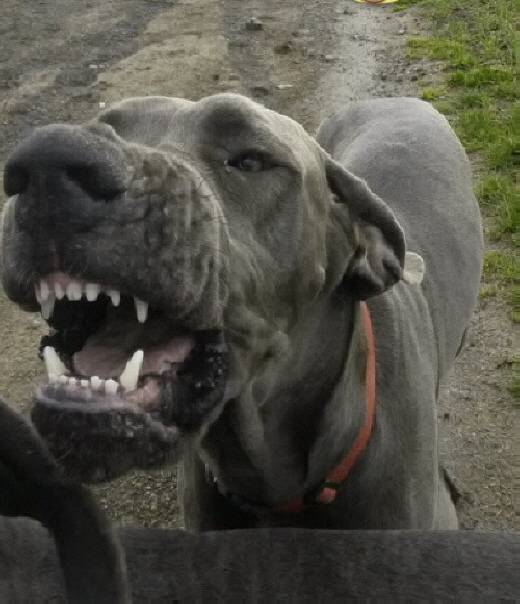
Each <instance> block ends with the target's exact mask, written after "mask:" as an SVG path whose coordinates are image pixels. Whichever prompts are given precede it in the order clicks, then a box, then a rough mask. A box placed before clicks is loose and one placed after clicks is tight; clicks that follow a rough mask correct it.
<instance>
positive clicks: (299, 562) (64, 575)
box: [0, 400, 520, 604]
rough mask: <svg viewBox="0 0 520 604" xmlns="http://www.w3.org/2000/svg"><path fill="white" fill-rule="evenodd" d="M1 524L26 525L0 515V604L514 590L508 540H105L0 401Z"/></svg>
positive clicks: (510, 593) (96, 517)
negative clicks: (7, 603) (1, 603)
mask: <svg viewBox="0 0 520 604" xmlns="http://www.w3.org/2000/svg"><path fill="white" fill-rule="evenodd" d="M1 514H7V515H8V516H12V517H14V516H25V517H26V518H6V517H5V516H4V517H2V516H0V601H1V602H9V603H10V604H11V603H12V604H17V603H23V602H31V603H32V602H56V603H59V602H66V601H69V602H71V603H73V604H82V603H85V604H93V603H96V604H98V603H99V604H105V603H106V604H117V603H118V602H121V603H123V602H124V603H128V604H129V603H130V602H131V601H132V598H133V601H135V602H173V601H180V602H214V601H225V602H235V601H237V602H238V601H239V602H286V601H297V602H316V601H321V600H323V599H327V600H329V599H332V601H336V600H340V599H341V600H342V601H343V600H345V599H346V600H347V601H354V602H357V601H363V602H364V601H367V600H368V599H370V600H373V599H377V600H379V599H381V600H385V601H400V600H401V599H406V600H407V601H442V602H444V601H456V602H465V601H472V602H475V601H476V602H479V601H498V600H500V601H513V600H516V599H517V598H518V595H519V591H520V575H519V574H518V572H517V568H518V559H519V549H520V548H519V539H518V535H507V534H501V533H491V532H490V533H470V532H458V531H444V532H443V531H431V532H430V531H367V532H363V531H323V530H318V531H313V530H308V529H253V530H250V531H217V532H207V533H204V534H202V535H190V534H188V533H186V532H184V531H171V530H164V529H144V528H124V529H120V530H119V531H117V532H116V531H114V530H112V527H110V525H109V524H108V523H107V522H106V519H105V516H104V513H103V512H102V511H101V510H100V509H99V507H98V506H97V505H96V502H95V501H94V499H93V498H92V496H91V495H90V494H89V493H88V491H87V490H86V489H85V488H83V487H81V486H80V485H77V484H74V483H73V482H70V481H67V480H65V479H64V478H63V477H62V475H61V470H60V468H59V466H58V465H57V464H56V462H55V461H54V460H53V459H52V458H51V456H50V455H49V454H48V452H47V450H46V448H45V446H44V444H43V443H42V442H41V440H40V439H39V438H38V436H37V434H36V433H35V431H34V430H33V429H32V428H31V426H30V425H29V424H28V423H27V422H25V421H24V420H23V419H22V417H21V416H19V415H17V414H16V413H15V412H14V411H13V410H12V409H11V408H9V407H8V406H7V405H6V404H5V403H3V401H1V400H0V515H1ZM27 517H29V518H32V520H28V519H27ZM40 522H41V523H43V525H44V526H46V527H47V529H48V530H49V532H47V530H46V529H45V528H44V526H42V525H41V524H40ZM123 550H124V556H123ZM125 558H126V561H125Z"/></svg>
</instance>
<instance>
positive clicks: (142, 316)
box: [134, 298, 148, 323]
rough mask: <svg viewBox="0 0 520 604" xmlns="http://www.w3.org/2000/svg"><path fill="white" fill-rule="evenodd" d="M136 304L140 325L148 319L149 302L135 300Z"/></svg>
mask: <svg viewBox="0 0 520 604" xmlns="http://www.w3.org/2000/svg"><path fill="white" fill-rule="evenodd" d="M134 304H135V310H136V312H137V320H138V321H139V323H144V322H145V321H146V318H147V317H148V302H144V301H143V300H139V299H138V298H134Z"/></svg>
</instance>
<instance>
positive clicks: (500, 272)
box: [483, 250, 518, 284]
mask: <svg viewBox="0 0 520 604" xmlns="http://www.w3.org/2000/svg"><path fill="white" fill-rule="evenodd" d="M483 272H484V276H485V277H488V278H490V279H493V280H499V281H502V282H504V283H511V284H512V283H513V281H514V280H515V279H516V278H518V260H517V259H516V257H515V254H514V253H512V252H509V251H503V250H488V251H487V252H485V254H484V270H483Z"/></svg>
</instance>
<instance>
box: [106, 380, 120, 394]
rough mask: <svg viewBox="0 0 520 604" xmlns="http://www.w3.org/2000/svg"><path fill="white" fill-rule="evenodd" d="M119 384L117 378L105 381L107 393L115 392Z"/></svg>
mask: <svg viewBox="0 0 520 604" xmlns="http://www.w3.org/2000/svg"><path fill="white" fill-rule="evenodd" d="M118 386H119V384H118V383H117V382H116V381H115V380H106V381H105V392H106V393H107V394H115V393H116V392H117V388H118Z"/></svg>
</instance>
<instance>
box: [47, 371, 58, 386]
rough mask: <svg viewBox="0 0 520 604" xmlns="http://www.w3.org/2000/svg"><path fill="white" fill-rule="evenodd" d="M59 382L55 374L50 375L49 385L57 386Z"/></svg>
mask: <svg viewBox="0 0 520 604" xmlns="http://www.w3.org/2000/svg"><path fill="white" fill-rule="evenodd" d="M57 381H58V376H57V375H56V374H55V373H49V384H55V383H56V382H57Z"/></svg>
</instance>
